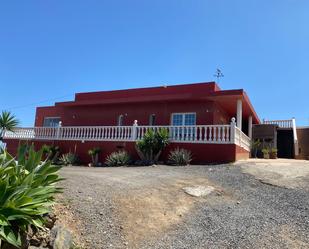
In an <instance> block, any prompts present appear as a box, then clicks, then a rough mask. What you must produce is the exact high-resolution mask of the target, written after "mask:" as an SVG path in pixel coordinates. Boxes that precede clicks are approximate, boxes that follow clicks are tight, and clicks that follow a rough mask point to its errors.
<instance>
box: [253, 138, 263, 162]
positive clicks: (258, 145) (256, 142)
mask: <svg viewBox="0 0 309 249" xmlns="http://www.w3.org/2000/svg"><path fill="white" fill-rule="evenodd" d="M260 148H261V141H260V139H257V140H252V142H251V156H252V157H254V158H257V154H258V150H259V149H260Z"/></svg>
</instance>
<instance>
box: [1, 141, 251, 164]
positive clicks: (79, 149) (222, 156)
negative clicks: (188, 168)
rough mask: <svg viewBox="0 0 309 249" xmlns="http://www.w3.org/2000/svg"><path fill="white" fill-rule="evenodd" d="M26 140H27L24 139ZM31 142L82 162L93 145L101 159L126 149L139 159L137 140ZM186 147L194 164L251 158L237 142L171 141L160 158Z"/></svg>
mask: <svg viewBox="0 0 309 249" xmlns="http://www.w3.org/2000/svg"><path fill="white" fill-rule="evenodd" d="M5 142H6V143H7V150H8V152H9V153H11V154H12V155H16V152H17V147H18V145H19V142H20V140H18V139H7V140H6V141H5ZM23 142H26V141H23ZM27 142H28V143H29V144H32V143H33V144H34V146H35V148H36V149H40V148H41V147H42V146H43V145H44V144H47V145H57V146H59V148H60V152H61V153H67V152H73V153H76V154H77V155H78V157H79V158H80V160H81V163H83V164H85V165H86V164H88V163H89V162H90V161H91V159H90V156H89V155H88V150H89V149H92V148H93V147H100V148H101V149H102V153H100V158H99V160H100V161H101V162H104V161H105V159H106V157H107V156H108V155H109V154H110V153H112V152H114V151H117V150H120V149H125V150H126V151H127V152H128V153H129V154H130V155H131V157H132V159H133V160H138V159H139V158H138V155H137V153H136V150H135V142H114V141H104V142H102V141H100V142H95V141H91V142H89V141H86V142H84V143H82V142H81V141H27ZM177 147H179V148H184V149H187V150H190V151H191V152H192V155H193V161H192V164H209V163H224V162H234V161H236V160H239V159H247V158H249V152H248V151H246V150H244V149H243V148H241V147H239V146H237V145H235V144H197V143H171V144H169V145H168V146H167V148H166V149H165V150H164V151H163V153H162V155H161V158H160V160H162V161H167V159H168V153H169V151H171V150H173V149H175V148H177Z"/></svg>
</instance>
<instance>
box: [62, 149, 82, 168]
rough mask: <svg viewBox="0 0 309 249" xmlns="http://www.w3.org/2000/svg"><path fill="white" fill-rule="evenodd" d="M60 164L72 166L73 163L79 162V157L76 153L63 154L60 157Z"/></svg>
mask: <svg viewBox="0 0 309 249" xmlns="http://www.w3.org/2000/svg"><path fill="white" fill-rule="evenodd" d="M59 161H60V164H62V165H65V166H68V165H69V166H71V165H75V164H76V163H77V162H78V157H77V155H76V154H74V153H72V152H69V153H66V154H63V155H62V156H61V157H60V158H59Z"/></svg>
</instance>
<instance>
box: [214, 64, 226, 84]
mask: <svg viewBox="0 0 309 249" xmlns="http://www.w3.org/2000/svg"><path fill="white" fill-rule="evenodd" d="M214 77H216V78H217V83H219V81H220V78H222V77H224V74H223V73H222V71H221V70H220V68H217V70H216V73H215V74H214Z"/></svg>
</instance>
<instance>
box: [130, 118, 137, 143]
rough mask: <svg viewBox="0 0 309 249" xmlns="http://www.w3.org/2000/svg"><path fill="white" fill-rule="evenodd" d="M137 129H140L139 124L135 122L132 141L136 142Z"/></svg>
mask: <svg viewBox="0 0 309 249" xmlns="http://www.w3.org/2000/svg"><path fill="white" fill-rule="evenodd" d="M137 127H138V123H137V120H134V123H133V126H132V134H131V136H132V137H131V139H132V140H133V141H135V140H136V139H137V136H138V134H137Z"/></svg>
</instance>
